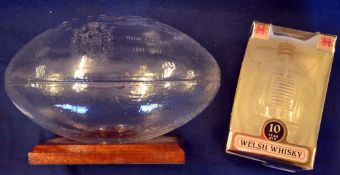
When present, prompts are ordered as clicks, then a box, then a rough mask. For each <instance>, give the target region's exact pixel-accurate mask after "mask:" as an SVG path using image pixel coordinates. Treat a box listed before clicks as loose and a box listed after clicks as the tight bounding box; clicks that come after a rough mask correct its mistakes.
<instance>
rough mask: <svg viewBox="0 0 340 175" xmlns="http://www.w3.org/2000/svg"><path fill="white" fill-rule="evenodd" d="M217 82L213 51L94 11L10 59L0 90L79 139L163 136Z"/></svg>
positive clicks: (163, 28)
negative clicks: (93, 13)
mask: <svg viewBox="0 0 340 175" xmlns="http://www.w3.org/2000/svg"><path fill="white" fill-rule="evenodd" d="M219 86H220V70H219V67H218V65H217V63H216V61H215V60H214V58H213V57H212V56H211V55H210V54H209V53H208V52H207V51H206V50H205V49H204V48H203V47H202V46H201V45H200V44H199V43H197V42H196V41H195V40H193V39H192V38H190V37H189V36H187V35H185V34H184V33H182V32H180V31H178V30H176V29H174V28H172V27H170V26H168V25H165V24H162V23H159V22H157V21H154V20H151V19H145V18H142V17H136V16H106V15H102V16H98V17H85V18H80V19H73V20H70V21H66V22H64V23H63V24H61V25H59V26H57V27H55V28H52V29H49V30H47V31H45V32H43V33H42V34H40V35H38V36H37V37H35V38H34V39H32V40H31V41H30V42H29V43H28V44H26V45H25V46H24V47H23V48H22V49H21V50H20V51H19V52H18V53H17V54H16V55H15V56H14V58H13V59H12V60H11V62H10V63H9V65H8V67H7V70H6V74H5V89H6V92H7V94H8V96H9V97H10V99H11V100H12V102H13V103H14V104H15V106H16V107H17V108H18V109H19V110H20V111H21V112H23V113H24V114H25V115H26V116H28V117H29V118H30V119H32V120H33V121H34V122H36V123H37V124H39V125H40V126H41V127H43V128H46V129H48V130H50V131H52V132H54V133H56V134H58V135H61V136H63V137H65V138H69V139H72V140H77V141H82V142H97V143H98V142H136V141H142V140H147V139H152V138H154V137H157V136H160V135H163V134H165V133H167V132H170V131H172V130H174V129H175V128H177V127H179V126H181V125H183V124H185V123H186V122H188V121H189V120H191V119H193V118H194V117H195V116H197V115H198V114H199V113H200V112H201V111H202V110H203V109H205V108H206V107H207V106H208V105H209V104H210V102H211V101H212V99H213V98H214V96H215V94H216V92H217V90H218V88H219Z"/></svg>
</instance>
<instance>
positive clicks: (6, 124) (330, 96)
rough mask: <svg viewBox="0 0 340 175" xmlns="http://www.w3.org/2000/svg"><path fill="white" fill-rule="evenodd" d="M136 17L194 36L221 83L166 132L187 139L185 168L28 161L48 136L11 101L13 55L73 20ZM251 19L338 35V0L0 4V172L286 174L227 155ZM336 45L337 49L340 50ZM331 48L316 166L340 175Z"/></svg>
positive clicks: (339, 121)
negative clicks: (208, 100) (7, 84)
mask: <svg viewBox="0 0 340 175" xmlns="http://www.w3.org/2000/svg"><path fill="white" fill-rule="evenodd" d="M98 14H121V15H138V16H143V17H147V18H152V19H155V20H158V21H160V22H162V23H165V24H168V25H170V26H173V27H175V28H177V29H179V30H180V31H182V32H184V33H186V34H187V35H189V36H191V37H192V38H194V39H195V40H196V41H198V42H199V43H200V44H201V45H202V46H203V47H205V48H206V49H207V50H208V51H209V52H210V53H211V54H212V55H213V56H214V57H215V59H216V60H217V62H218V64H219V66H220V68H221V72H222V82H221V88H220V90H219V93H218V94H217V96H216V98H215V100H214V101H213V102H212V104H211V105H210V106H209V107H208V108H207V109H206V110H204V112H202V113H201V114H200V115H199V116H198V117H197V118H195V119H194V120H192V121H191V122H189V123H188V124H186V125H184V126H183V127H181V128H178V129H176V130H175V131H173V132H172V133H170V134H175V135H178V136H180V137H181V138H182V139H183V140H184V147H185V150H186V156H187V163H186V164H185V165H82V166H62V165H61V166H29V165H28V164H27V152H28V151H29V150H30V149H31V148H32V147H33V146H34V145H36V144H37V143H40V142H43V141H45V140H46V139H48V138H50V137H52V136H53V134H52V133H50V132H49V131H47V130H45V129H42V128H41V127H39V126H38V125H36V124H35V123H33V122H32V121H30V120H29V119H28V118H26V117H25V116H24V115H23V114H22V113H21V112H20V111H19V110H18V109H16V108H15V106H14V105H13V104H12V103H11V102H10V100H9V98H8V97H7V95H6V94H5V91H4V88H3V83H4V80H3V75H4V71H5V68H6V66H7V64H8V63H9V61H10V59H11V58H12V57H13V56H14V54H15V53H16V52H17V51H18V50H19V49H20V48H22V47H23V46H24V45H25V44H26V43H27V42H28V41H30V39H32V38H33V37H34V36H36V35H38V34H39V33H41V32H43V31H45V30H47V29H49V28H51V27H54V26H56V25H58V24H60V23H62V22H63V21H65V20H69V19H71V18H74V17H80V16H87V15H98ZM253 20H259V21H264V22H272V23H274V24H275V25H279V26H285V27H290V28H296V29H301V30H307V31H312V32H315V31H322V32H324V33H330V34H337V35H340V3H339V2H336V1H326V0H319V1H315V2H312V1H307V0H305V1H293V0H285V1H263V0H261V1H252V0H232V1H179V0H175V1H165V0H159V1H150V0H149V1H139V0H137V1H104V0H101V1H100V0H96V1H56V0H55V1H33V0H32V1H0V79H1V86H0V174H4V175H7V174H11V175H19V174H25V175H31V174H32V175H39V174H51V175H58V174H63V175H68V174H98V175H99V174H101V175H103V174H147V175H152V174H157V175H162V174H169V175H174V174H176V175H180V174H195V175H208V174H224V175H225V174H247V175H251V174H274V173H275V174H286V173H285V172H281V171H278V170H273V169H269V168H265V167H263V166H261V165H258V164H257V163H254V162H251V161H246V160H233V159H232V158H231V157H229V156H227V155H226V154H225V151H224V150H225V143H226V138H227V130H228V125H229V117H230V113H231V108H232V104H233V98H234V94H235V89H236V84H237V79H238V75H239V71H240V67H241V62H242V59H243V54H244V51H245V48H246V43H247V40H248V37H249V32H250V27H251V23H252V21H253ZM338 49H339V48H338ZM339 52H340V50H339V51H338V52H336V54H335V59H334V63H333V70H332V74H331V77H330V83H329V88H328V93H327V98H326V103H325V108H324V113H323V121H322V125H321V130H320V137H319V142H318V152H317V157H316V164H315V170H313V171H311V172H304V173H302V174H322V173H324V174H339V173H340V172H339V166H340V159H339V157H340V118H339V114H338V113H339V112H338V110H339V107H338V106H339V105H340V100H339V98H340V94H339V89H338V88H339V85H340V81H339V80H340V74H339V72H340V58H339V54H338V53H339Z"/></svg>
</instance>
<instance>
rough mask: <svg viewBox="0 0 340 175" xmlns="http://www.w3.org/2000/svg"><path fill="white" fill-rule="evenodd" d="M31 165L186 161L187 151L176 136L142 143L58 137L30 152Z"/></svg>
mask: <svg viewBox="0 0 340 175" xmlns="http://www.w3.org/2000/svg"><path fill="white" fill-rule="evenodd" d="M28 160H29V164H31V165H41V164H45V165H46V164H53V165H54V164H184V163H185V153H184V151H183V149H182V148H181V146H180V145H179V144H178V140H177V139H176V138H175V137H167V136H162V137H159V138H156V139H152V140H149V141H145V142H140V143H123V144H87V143H79V142H76V141H71V140H67V139H65V138H61V137H58V138H54V139H51V140H48V141H47V142H46V143H44V144H39V145H36V146H35V147H34V148H33V149H32V150H31V151H30V152H29V153H28Z"/></svg>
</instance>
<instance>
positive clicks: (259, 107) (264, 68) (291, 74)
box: [226, 22, 336, 171]
mask: <svg viewBox="0 0 340 175" xmlns="http://www.w3.org/2000/svg"><path fill="white" fill-rule="evenodd" d="M335 42H336V36H334V35H328V34H321V33H318V32H317V33H310V32H305V31H300V30H294V29H289V28H284V27H279V26H274V25H271V24H266V23H260V22H254V23H253V26H252V34H251V37H250V39H249V41H248V45H247V49H246V52H245V55H244V58H243V63H242V68H241V71H240V75H239V80H238V85H237V89H236V95H235V99H234V105H233V109H232V115H231V122H230V129H229V136H228V142H227V148H226V151H227V153H229V154H233V155H237V156H241V157H245V158H249V159H252V160H257V161H260V162H261V163H262V164H264V165H266V166H269V167H273V168H277V169H281V170H286V171H296V170H301V169H302V170H310V169H313V164H314V159H315V154H316V146H317V138H318V133H319V128H320V122H321V118H322V111H323V105H324V101H325V96H326V91H327V85H328V80H329V75H330V70H331V66H332V61H333V56H334V51H335Z"/></svg>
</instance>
